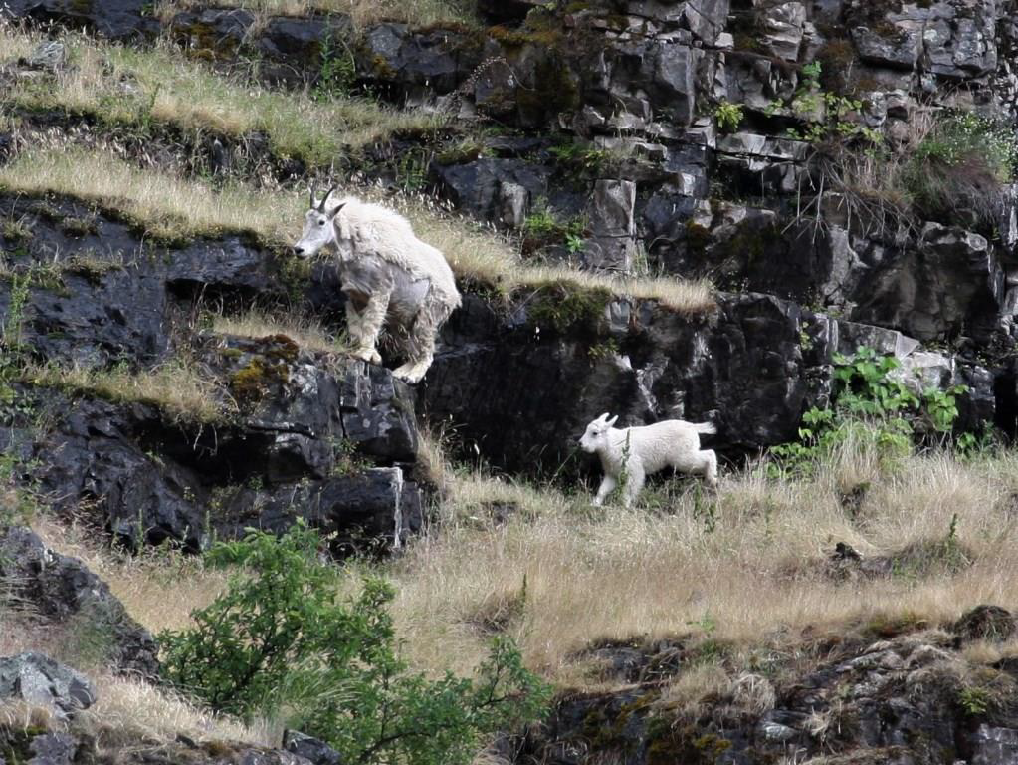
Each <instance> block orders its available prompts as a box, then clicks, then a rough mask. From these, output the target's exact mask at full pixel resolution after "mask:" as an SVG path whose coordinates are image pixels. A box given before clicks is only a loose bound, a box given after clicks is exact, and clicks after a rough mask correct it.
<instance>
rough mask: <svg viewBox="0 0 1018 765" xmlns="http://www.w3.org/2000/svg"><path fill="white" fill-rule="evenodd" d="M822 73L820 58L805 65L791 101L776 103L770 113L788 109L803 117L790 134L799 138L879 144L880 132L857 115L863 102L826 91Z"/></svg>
mask: <svg viewBox="0 0 1018 765" xmlns="http://www.w3.org/2000/svg"><path fill="white" fill-rule="evenodd" d="M822 73H823V64H822V63H821V62H820V61H812V62H810V63H808V64H805V65H804V66H803V67H802V69H801V70H800V74H801V75H802V80H801V82H800V85H799V87H798V89H796V91H795V94H794V95H793V96H792V99H791V101H789V102H788V103H787V104H785V103H782V102H781V101H775V102H773V103H772V104H771V105H770V106H769V107H768V110H767V111H768V113H769V114H771V115H774V114H778V113H779V112H781V111H782V110H787V111H788V112H790V113H791V115H792V116H793V117H796V118H797V119H798V120H800V121H801V123H802V124H801V126H800V127H797V128H790V129H789V130H788V137H789V138H793V139H795V140H797V141H808V142H810V143H820V142H823V141H828V140H850V139H854V138H862V139H864V140H865V141H867V142H869V143H873V144H877V143H880V142H881V141H882V140H883V135H882V134H881V132H880V131H879V130H874V129H872V128H868V127H866V125H865V124H863V123H862V122H861V121H860V120H859V119H858V118H857V115H858V113H859V112H860V111H861V110H862V107H863V104H862V101H859V100H858V99H854V98H849V97H847V96H843V95H839V94H837V93H833V92H831V91H828V90H824V89H823V87H822V86H821V84H820V78H821V75H822Z"/></svg>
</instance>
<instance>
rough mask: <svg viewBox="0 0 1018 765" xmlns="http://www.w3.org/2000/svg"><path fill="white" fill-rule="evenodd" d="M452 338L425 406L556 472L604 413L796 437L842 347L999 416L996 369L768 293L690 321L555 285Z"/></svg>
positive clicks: (718, 441)
mask: <svg viewBox="0 0 1018 765" xmlns="http://www.w3.org/2000/svg"><path fill="white" fill-rule="evenodd" d="M570 301H573V302H570ZM577 316H579V318H576V317H577ZM444 337H445V341H446V345H445V347H444V349H443V350H442V351H441V352H440V353H439V355H438V356H437V357H436V360H435V364H434V366H433V370H432V372H431V373H430V374H429V376H428V378H426V380H425V381H424V382H423V383H422V385H421V387H420V391H419V397H420V401H421V404H420V408H421V410H422V411H423V412H424V413H425V414H426V415H427V416H428V417H430V418H432V419H433V420H434V421H451V422H454V423H458V424H460V425H461V428H460V429H459V431H458V436H459V438H460V439H461V440H463V441H464V443H466V444H477V448H479V449H481V450H482V453H484V454H485V455H486V456H487V457H488V458H489V459H491V460H492V461H493V462H494V464H497V465H499V466H500V467H504V468H507V469H509V470H524V471H525V470H527V469H528V466H529V467H530V468H533V466H535V465H539V466H540V467H541V468H543V469H545V470H549V471H554V470H555V469H556V468H557V467H558V466H559V465H560V464H561V463H562V462H563V461H564V460H566V459H567V458H568V457H569V455H570V454H571V453H572V451H573V450H574V448H575V440H576V438H578V437H579V434H580V433H582V431H583V428H584V427H585V425H586V423H587V422H589V421H590V420H591V419H592V418H594V417H596V416H598V415H599V414H601V413H602V412H604V411H611V412H613V413H615V414H619V415H620V423H622V424H624V425H637V424H642V423H645V422H653V421H656V420H658V419H662V418H666V417H683V418H686V419H691V420H697V421H699V420H703V419H711V420H712V421H714V422H715V424H716V426H717V428H718V433H717V435H716V436H712V437H710V439H709V445H710V447H711V448H717V449H720V450H722V451H727V452H728V453H729V454H732V455H735V454H740V453H751V452H753V451H756V450H758V449H759V448H760V447H763V446H766V445H768V444H773V443H779V442H782V441H786V440H789V439H793V438H795V428H796V427H797V423H798V421H799V417H800V416H801V414H802V412H804V411H805V410H806V409H808V408H809V407H810V406H813V405H814V404H819V405H822V404H823V403H824V402H825V401H826V397H827V395H828V393H829V390H830V381H831V377H830V376H831V371H832V366H831V365H832V360H833V356H834V354H835V353H842V354H851V353H853V352H855V350H856V349H857V348H858V347H860V346H863V345H867V346H871V347H874V348H877V349H878V350H880V351H881V352H884V353H889V354H894V355H896V356H898V357H899V358H900V359H902V363H903V369H904V371H905V373H906V375H907V376H908V377H909V379H912V377H913V375H914V373H915V372H917V371H919V372H921V373H922V374H924V375H926V378H925V379H927V381H929V382H931V383H933V382H935V383H937V384H944V385H946V384H955V383H965V384H968V385H969V386H970V387H971V391H970V394H969V395H968V397H966V398H965V399H964V400H963V401H962V402H961V409H962V422H963V423H964V424H965V425H967V426H974V425H976V424H978V423H979V422H981V421H982V420H984V419H990V420H992V419H993V417H994V411H995V396H994V387H993V377H992V375H991V374H990V373H988V372H987V371H986V370H984V369H982V368H981V367H980V366H978V365H977V364H974V363H972V362H970V361H966V360H964V359H960V358H959V359H955V358H951V357H948V356H944V355H940V354H928V355H920V354H917V353H916V349H917V348H918V343H917V342H916V341H915V340H913V339H910V338H908V337H907V336H904V335H902V334H901V333H899V332H896V331H893V330H885V329H881V328H878V327H874V326H869V325H862V324H858V323H855V322H850V321H844V320H840V319H834V318H832V317H831V316H829V315H825V314H821V313H814V312H811V311H808V310H804V309H802V308H801V307H800V306H799V305H797V304H795V303H793V302H789V301H785V300H780V299H777V298H775V297H773V296H769V295H763V294H755V293H751V294H744V295H736V294H723V295H721V296H719V299H718V310H717V312H716V313H715V314H714V315H712V316H709V317H700V318H689V317H686V316H683V315H681V314H677V313H674V312H670V311H668V310H666V309H663V308H661V307H660V306H659V305H657V304H656V303H655V302H654V301H631V300H613V299H611V298H610V297H609V296H606V295H605V296H600V300H598V299H597V298H596V297H593V298H592V297H589V296H588V297H586V298H584V297H582V296H580V295H573V296H569V295H568V294H567V295H566V296H563V294H562V293H561V292H557V291H556V290H555V289H553V288H546V289H545V291H544V292H542V291H540V290H539V291H538V292H537V293H536V295H535V296H532V297H531V299H530V300H529V301H528V302H526V303H524V304H521V305H520V306H518V307H516V309H515V310H512V311H509V312H508V313H504V314H500V313H498V312H496V311H493V310H492V308H491V307H489V306H487V305H485V304H484V303H482V302H481V301H476V300H472V301H468V303H467V305H466V306H465V308H464V309H463V310H462V311H461V312H460V313H459V314H457V315H455V316H454V317H453V319H452V320H451V321H450V323H449V326H448V328H447V329H446V331H445V333H444ZM926 370H929V371H928V372H927V371H926ZM934 370H936V371H934ZM496 389H497V390H498V391H499V395H497V396H492V395H491V391H492V390H496Z"/></svg>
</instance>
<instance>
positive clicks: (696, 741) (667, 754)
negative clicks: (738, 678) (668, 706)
mask: <svg viewBox="0 0 1018 765" xmlns="http://www.w3.org/2000/svg"><path fill="white" fill-rule="evenodd" d="M647 739H648V743H647V765H675V763H682V764H683V765H715V763H717V762H718V761H719V759H720V758H721V757H722V755H724V754H725V752H727V751H728V750H729V749H731V747H732V742H731V741H729V740H728V739H726V738H724V737H722V736H719V735H717V734H716V733H714V732H712V731H709V730H708V731H704V730H703V729H701V728H698V727H697V726H695V725H692V724H682V723H680V722H678V721H673V720H668V719H667V718H665V717H656V718H654V719H653V720H652V722H651V724H650V725H649V726H648V730H647Z"/></svg>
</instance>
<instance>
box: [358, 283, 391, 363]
mask: <svg viewBox="0 0 1018 765" xmlns="http://www.w3.org/2000/svg"><path fill="white" fill-rule="evenodd" d="M389 294H390V293H389V292H375V293H373V294H372V295H371V297H369V298H368V304H367V305H366V306H364V310H363V311H361V312H360V322H359V325H358V333H359V335H360V337H358V338H355V342H356V347H355V348H354V351H353V356H354V357H355V358H358V359H363V360H364V361H367V362H369V363H371V364H381V363H382V357H381V356H380V355H379V353H378V351H377V350H376V349H375V344H376V343H377V342H378V333H379V332H381V331H382V323H383V322H384V321H385V314H386V313H387V312H388V310H389Z"/></svg>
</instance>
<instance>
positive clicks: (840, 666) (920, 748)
mask: <svg viewBox="0 0 1018 765" xmlns="http://www.w3.org/2000/svg"><path fill="white" fill-rule="evenodd" d="M1005 613H1006V612H1005ZM923 627H924V625H909V624H908V623H907V622H902V623H901V624H896V623H894V622H893V621H888V622H877V621H875V622H873V623H872V624H870V625H868V626H867V627H866V629H865V630H864V632H865V633H867V634H866V635H864V636H862V637H855V638H846V639H830V640H825V639H823V638H821V639H818V640H815V641H814V642H813V644H812V645H810V643H809V641H808V640H807V641H805V642H804V644H803V645H802V646H800V647H799V649H798V650H799V653H797V655H799V656H806V655H809V656H814V657H816V658H815V660H814V661H812V662H810V667H809V668H808V669H806V670H805V671H804V672H803V671H801V670H799V671H796V670H792V671H791V672H787V671H786V670H785V669H783V668H782V667H780V666H772V667H770V669H769V670H768V673H767V675H764V674H758V673H753V672H743V673H742V674H739V675H735V674H733V675H731V680H730V682H729V683H728V685H727V687H724V686H721V687H719V688H718V690H717V691H716V692H715V693H714V694H712V696H711V697H710V698H709V700H705V701H704V702H703V703H702V704H700V705H699V706H698V705H696V704H695V703H694V704H692V705H689V706H687V707H686V708H685V711H683V706H682V705H677V704H669V703H668V701H667V699H666V697H665V694H666V692H667V691H666V690H665V689H666V688H667V680H669V679H672V678H679V677H681V676H682V674H683V673H684V672H688V671H692V670H693V668H694V667H695V666H697V663H698V662H702V661H704V658H703V657H702V656H701V655H700V654H699V651H698V648H697V645H696V642H695V641H689V640H683V639H672V640H662V641H656V642H654V643H650V644H648V643H645V642H644V641H641V640H633V641H614V642H603V643H600V644H595V645H593V646H591V647H590V648H589V649H588V650H586V651H585V652H584V654H583V655H584V656H585V657H586V658H588V659H589V660H592V661H595V662H597V663H598V664H599V665H600V668H601V669H600V671H601V672H602V673H603V674H604V676H605V677H610V678H613V679H617V680H619V681H622V682H626V681H628V682H629V683H632V685H628V686H627V687H626V689H625V690H620V691H616V692H610V693H591V694H577V695H566V696H564V697H563V698H561V699H560V700H559V702H558V704H557V706H556V709H555V712H554V714H553V715H552V716H551V718H550V719H549V720H548V722H547V723H546V724H545V725H544V726H543V728H541V729H540V730H538V731H535V732H533V733H532V734H530V735H529V736H527V737H526V738H525V739H524V741H523V743H522V745H521V746H520V748H519V750H518V755H517V757H516V758H515V762H517V763H532V762H537V761H540V762H550V763H559V764H565V763H570V764H574V763H577V762H591V761H599V760H600V759H602V758H604V757H610V758H612V759H613V760H615V761H617V762H621V763H626V765H637V764H638V763H640V764H643V763H648V764H649V763H664V762H683V763H687V762H688V763H728V764H733V765H734V764H736V763H737V764H738V765H749V763H757V762H769V761H781V759H782V758H790V757H795V758H796V759H797V760H798V761H801V762H806V761H809V760H810V758H812V757H819V756H821V755H823V756H824V757H825V758H827V760H829V761H833V762H845V763H849V762H851V763H866V764H867V765H868V764H869V763H873V764H874V765H875V764H876V763H901V764H902V765H904V763H911V764H913V765H934V764H935V763H936V764H939V763H944V762H954V763H959V762H966V763H981V764H984V765H989V764H990V763H993V764H994V765H1004V763H1008V762H1011V761H1013V758H1014V756H1015V754H1016V752H1018V749H1016V747H1015V741H1016V740H1018V732H1016V731H1018V719H1016V718H1015V715H1014V710H1013V705H1011V704H1010V703H1009V702H1007V701H1003V700H1004V699H1007V698H1008V697H1009V694H1010V693H1012V692H1013V689H1014V687H1015V683H1016V678H1015V676H1014V674H1013V673H1014V668H1013V667H1012V666H1011V663H1010V662H1007V661H1002V662H999V663H998V664H994V665H990V666H971V665H969V664H968V663H967V662H966V660H965V659H964V658H963V657H962V654H961V651H960V649H961V647H962V645H961V644H960V641H958V640H957V639H955V638H954V637H953V636H951V635H948V634H945V633H944V632H941V631H937V630H932V631H922V630H923ZM903 633H904V634H903ZM968 639H969V638H965V640H968ZM711 650H714V651H718V650H719V648H718V646H717V645H713V646H712V648H711ZM720 651H721V655H722V657H723V655H724V649H723V648H722V649H720ZM725 661H726V660H725V659H724V658H721V659H720V662H721V665H722V666H724V665H725ZM779 663H780V662H779ZM974 688H978V689H980V690H979V691H975V690H973V689H974ZM980 693H981V694H983V695H982V696H979V697H980V698H987V699H988V698H991V697H992V698H1000V699H1001V700H1002V702H1001V703H997V702H993V703H992V704H991V706H992V711H991V710H989V709H987V708H986V706H980V705H978V704H976V705H972V704H967V703H966V699H968V698H974V697H975V696H977V695H978V694H980ZM998 693H999V694H1000V695H999V696H997V695H995V694H998Z"/></svg>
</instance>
